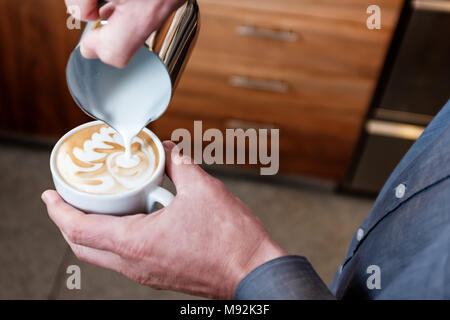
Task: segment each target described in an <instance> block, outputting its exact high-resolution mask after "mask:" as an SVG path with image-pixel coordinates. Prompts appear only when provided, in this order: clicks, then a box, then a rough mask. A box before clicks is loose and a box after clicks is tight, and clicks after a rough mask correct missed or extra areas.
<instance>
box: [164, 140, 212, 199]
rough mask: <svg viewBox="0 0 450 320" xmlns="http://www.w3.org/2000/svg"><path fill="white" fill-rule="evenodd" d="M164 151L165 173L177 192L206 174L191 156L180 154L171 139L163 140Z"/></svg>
mask: <svg viewBox="0 0 450 320" xmlns="http://www.w3.org/2000/svg"><path fill="white" fill-rule="evenodd" d="M163 146H164V150H165V153H166V173H167V175H168V176H169V178H170V180H172V182H173V183H174V184H175V187H176V188H177V193H179V192H180V191H182V190H183V189H185V188H187V187H189V186H190V185H192V183H194V182H195V181H198V180H199V179H200V178H202V177H204V176H205V175H207V173H206V172H205V171H203V169H202V168H200V167H199V166H198V165H196V164H195V163H194V161H193V160H192V158H191V157H189V156H187V155H181V154H180V151H181V150H180V148H179V147H178V146H177V145H175V143H173V142H172V141H164V143H163Z"/></svg>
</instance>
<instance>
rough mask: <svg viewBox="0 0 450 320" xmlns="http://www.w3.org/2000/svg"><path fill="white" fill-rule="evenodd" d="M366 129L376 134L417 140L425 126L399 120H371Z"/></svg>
mask: <svg viewBox="0 0 450 320" xmlns="http://www.w3.org/2000/svg"><path fill="white" fill-rule="evenodd" d="M366 130H367V132H368V133H369V134H374V135H377V136H384V137H389V138H400V139H405V140H417V139H418V138H419V137H420V135H421V134H422V132H423V131H424V130H425V128H424V127H421V126H415V125H411V124H404V123H398V122H389V121H382V120H369V121H368V122H367V124H366Z"/></svg>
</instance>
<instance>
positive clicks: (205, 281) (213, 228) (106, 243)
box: [42, 142, 285, 299]
mask: <svg viewBox="0 0 450 320" xmlns="http://www.w3.org/2000/svg"><path fill="white" fill-rule="evenodd" d="M174 146H175V145H174V144H173V143H171V142H165V143H164V148H165V150H166V159H167V161H166V170H167V174H168V175H169V177H170V178H171V180H172V181H173V182H174V184H175V186H176V189H177V195H176V197H175V199H174V200H173V201H172V203H171V204H170V205H169V206H168V207H166V208H163V209H161V210H159V211H157V212H155V213H153V214H149V215H147V214H138V215H132V216H124V217H117V216H107V215H95V214H89V215H88V214H84V213H83V212H81V211H78V210H76V209H74V208H73V207H71V206H69V205H68V204H67V203H65V202H64V201H63V200H62V199H61V197H60V196H59V195H58V194H57V193H56V192H55V191H46V192H44V194H43V195H42V199H43V200H44V202H45V203H46V205H47V210H48V213H49V215H50V218H51V219H52V220H53V221H54V222H55V223H56V225H57V226H58V227H59V228H60V230H61V232H62V234H63V236H64V238H65V239H66V241H67V242H68V244H69V245H70V247H71V248H72V250H73V251H74V253H75V254H76V255H77V257H78V258H79V259H81V260H84V261H87V262H90V263H93V264H96V265H98V266H101V267H105V268H108V269H112V270H115V271H118V272H120V273H122V274H124V275H125V276H127V277H129V278H131V279H133V280H134V281H136V282H139V283H141V284H145V285H148V286H150V287H153V288H160V289H170V290H175V291H181V292H185V293H190V294H195V295H199V296H204V297H208V298H220V299H229V298H232V297H233V294H234V291H235V289H236V287H237V285H238V284H239V282H240V281H241V280H242V279H243V278H244V277H245V276H246V275H247V274H248V273H249V272H250V271H252V270H253V269H255V268H256V267H258V266H259V265H261V264H263V263H265V262H267V261H269V260H272V259H275V258H278V257H280V256H283V255H285V252H284V251H283V250H282V249H281V248H280V247H279V246H278V245H277V244H276V243H275V242H274V241H273V240H272V239H271V238H270V237H269V235H268V234H267V232H266V231H265V230H264V227H263V226H262V224H261V223H260V221H259V220H258V219H257V218H256V217H255V216H254V215H253V213H252V212H251V211H250V209H248V208H247V207H246V206H245V205H244V204H243V203H242V202H241V201H240V200H239V199H238V198H236V197H234V196H233V195H232V194H231V193H230V192H229V191H228V190H227V189H226V187H225V186H224V184H223V183H222V182H220V181H219V180H217V179H215V178H213V177H211V176H210V175H208V174H207V173H206V172H204V171H203V170H202V169H201V168H200V167H199V166H197V165H195V164H187V163H186V162H187V161H185V160H186V159H181V158H180V155H178V154H177V153H176V152H172V150H173V148H174Z"/></svg>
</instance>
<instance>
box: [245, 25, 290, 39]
mask: <svg viewBox="0 0 450 320" xmlns="http://www.w3.org/2000/svg"><path fill="white" fill-rule="evenodd" d="M236 33H237V34H238V35H240V36H247V37H256V38H265V39H271V40H279V41H286V42H295V41H297V40H298V38H299V37H298V34H296V33H295V32H292V31H288V30H275V29H269V28H259V27H255V26H238V27H236Z"/></svg>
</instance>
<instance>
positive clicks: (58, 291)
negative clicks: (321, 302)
mask: <svg viewBox="0 0 450 320" xmlns="http://www.w3.org/2000/svg"><path fill="white" fill-rule="evenodd" d="M49 154H50V150H49V148H48V146H45V145H40V144H39V145H37V144H31V145H29V144H28V143H16V142H14V143H11V142H10V141H3V142H0V172H1V176H2V177H1V180H0V266H1V267H0V299H191V298H192V299H195V298H196V297H192V296H188V295H184V294H180V293H176V292H170V291H157V290H153V289H151V288H148V287H144V286H141V285H138V284H135V283H133V282H132V281H130V280H128V279H126V278H125V277H123V276H121V275H119V274H117V273H114V272H112V271H109V270H104V269H101V268H99V267H95V266H92V265H89V264H87V263H83V262H80V261H78V260H77V258H76V257H75V256H74V255H73V254H72V252H71V251H70V249H69V248H68V246H67V245H66V244H65V242H64V240H63V238H62V236H61V234H60V233H59V231H58V229H57V228H56V227H55V226H54V225H53V223H52V222H51V221H50V219H49V218H48V216H47V213H46V211H45V208H44V205H43V204H42V202H41V200H40V194H41V192H42V191H44V190H45V189H47V188H51V187H52V180H51V176H50V172H49V167H48V161H49ZM209 170H210V172H211V173H212V174H214V175H216V176H218V177H219V178H221V179H222V180H223V181H224V182H225V184H226V185H227V186H228V188H229V189H230V190H231V192H232V193H233V194H235V195H237V196H238V197H240V198H241V199H242V200H243V201H244V202H245V203H246V204H247V205H248V206H249V207H250V208H251V209H252V210H253V211H254V212H255V214H256V215H257V216H258V217H259V218H260V219H261V220H262V222H263V223H264V225H265V226H266V227H267V229H268V231H269V232H270V233H271V234H272V236H273V237H274V239H275V240H276V241H278V242H279V243H280V244H281V246H282V247H284V248H285V249H286V250H287V251H288V252H289V253H291V254H299V255H303V256H306V257H308V259H309V260H310V261H311V263H312V264H313V266H314V267H315V268H316V270H317V272H318V274H319V275H320V276H321V277H322V279H323V280H324V281H325V282H326V283H330V281H331V279H332V277H333V275H334V272H335V271H336V269H337V267H338V266H339V264H340V263H341V260H342V258H343V256H344V254H345V252H346V249H347V245H348V244H349V242H350V239H351V237H352V235H353V233H354V232H355V230H356V229H357V227H358V225H359V224H360V223H361V222H362V220H363V219H364V218H365V216H366V215H367V214H368V213H369V211H370V208H371V205H372V202H373V201H372V200H371V199H363V198H353V197H350V196H345V195H338V194H335V193H334V192H333V188H332V185H330V184H327V183H323V182H318V181H313V180H306V179H301V178H294V177H279V178H276V179H274V180H275V181H264V182H261V181H260V180H259V179H258V178H257V177H255V176H253V175H252V174H248V173H247V172H244V173H243V172H240V171H238V172H237V171H236V170H229V169H217V168H212V169H209ZM70 265H77V266H79V267H80V269H81V290H69V289H68V288H67V286H66V281H67V277H68V276H69V275H68V274H67V273H66V270H67V267H68V266H70Z"/></svg>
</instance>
